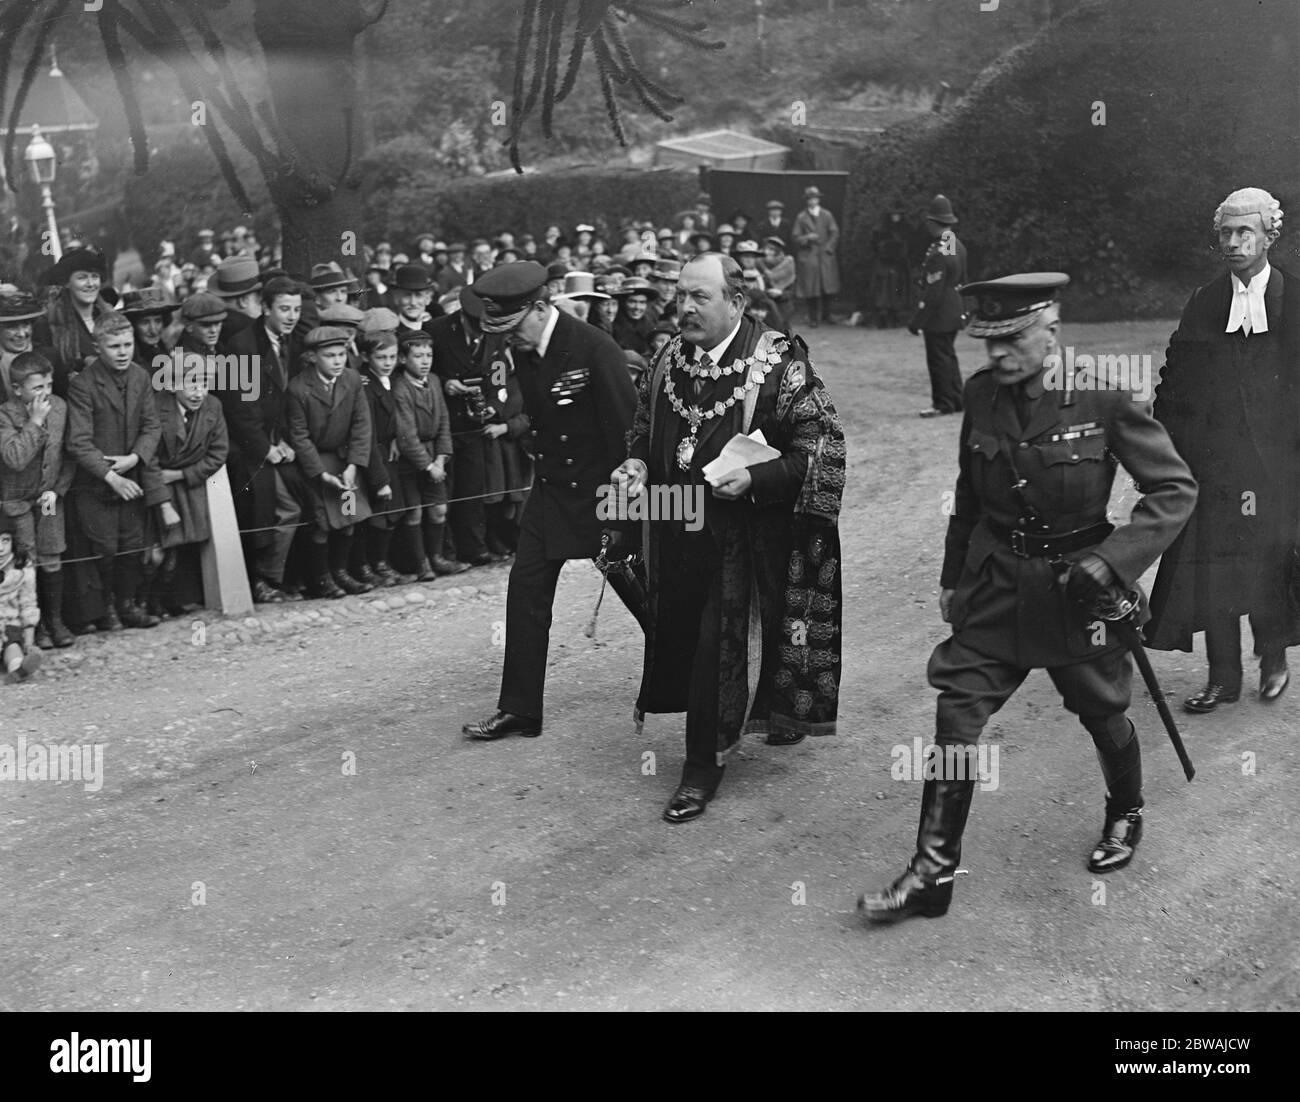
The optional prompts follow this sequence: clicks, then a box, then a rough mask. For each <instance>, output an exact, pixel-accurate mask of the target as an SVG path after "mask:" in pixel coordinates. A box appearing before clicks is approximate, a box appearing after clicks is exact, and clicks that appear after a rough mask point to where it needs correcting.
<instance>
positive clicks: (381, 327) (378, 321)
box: [361, 306, 398, 333]
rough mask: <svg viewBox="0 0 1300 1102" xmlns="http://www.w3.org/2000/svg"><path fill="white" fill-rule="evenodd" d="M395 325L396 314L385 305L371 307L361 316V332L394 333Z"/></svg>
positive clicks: (396, 322) (396, 320) (396, 321)
mask: <svg viewBox="0 0 1300 1102" xmlns="http://www.w3.org/2000/svg"><path fill="white" fill-rule="evenodd" d="M397 326H398V319H397V315H396V314H395V313H393V311H392V310H390V309H389V308H388V307H387V306H374V307H371V308H370V309H369V310H367V311H366V312H365V314H364V315H363V316H362V318H361V332H363V333H394V332H396V331H397Z"/></svg>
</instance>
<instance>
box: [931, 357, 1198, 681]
mask: <svg viewBox="0 0 1300 1102" xmlns="http://www.w3.org/2000/svg"><path fill="white" fill-rule="evenodd" d="M1044 379H1045V375H1039V376H1038V377H1037V378H1036V379H1034V380H1032V381H1031V382H1029V383H1026V384H1025V386H1026V393H1027V394H1028V395H1029V397H1030V402H1029V420H1028V423H1027V424H1026V425H1025V426H1024V427H1023V428H1022V426H1021V423H1020V419H1019V417H1018V416H1017V411H1016V404H1015V397H1014V394H1013V389H1014V388H1013V387H1004V386H999V385H998V383H997V382H996V380H995V379H994V376H993V373H992V371H991V370H990V369H988V368H985V369H983V370H981V371H978V372H976V373H975V374H974V375H973V376H971V378H970V380H969V381H968V382H967V384H966V388H965V416H964V418H963V421H962V429H961V453H960V473H959V475H958V478H957V488H956V495H955V508H954V512H953V514H952V516H951V517H950V519H949V522H948V533H947V539H946V542H945V548H944V561H943V572H942V575H941V578H940V585H941V586H942V587H943V588H944V589H954V590H955V593H954V594H953V600H952V605H951V608H950V613H949V622H950V624H951V627H952V631H953V634H954V635H957V636H959V637H960V639H961V641H962V642H963V643H964V644H966V645H968V646H970V647H971V648H972V649H974V650H976V651H978V652H980V653H981V654H984V655H987V656H988V657H990V658H995V659H998V660H1000V661H1005V662H1010V663H1013V664H1014V665H1016V666H1018V667H1020V668H1021V669H1033V668H1039V667H1042V668H1050V667H1053V666H1068V665H1072V664H1073V663H1076V662H1081V661H1087V660H1089V659H1093V658H1097V657H1099V656H1100V655H1102V654H1105V653H1106V652H1107V651H1109V650H1114V649H1115V648H1117V647H1119V646H1121V645H1122V643H1121V641H1120V639H1119V636H1118V635H1117V634H1115V633H1114V632H1113V631H1112V630H1111V629H1110V628H1109V627H1106V626H1104V625H1101V624H1100V622H1099V621H1097V620H1095V618H1093V617H1089V616H1087V615H1085V614H1084V613H1083V611H1082V610H1080V609H1079V608H1077V607H1076V606H1075V605H1073V604H1072V603H1071V602H1070V601H1069V599H1068V598H1067V597H1066V596H1065V593H1064V590H1063V587H1062V586H1060V585H1059V584H1058V583H1057V580H1056V578H1055V576H1054V574H1053V572H1052V568H1051V566H1050V562H1051V561H1052V559H1054V558H1055V556H1046V557H1042V558H1020V557H1018V556H1017V555H1016V554H1015V552H1014V551H1013V550H1012V549H1011V547H1010V546H1009V544H1008V543H1007V542H1006V541H1005V540H1004V539H1000V538H999V537H998V536H997V535H995V534H994V529H993V528H991V527H990V522H991V523H992V524H993V525H994V526H998V527H1001V528H1003V529H1013V530H1016V529H1019V530H1030V529H1035V530H1037V529H1038V528H1039V526H1038V525H1037V524H1035V523H1033V521H1034V516H1027V515H1026V506H1028V511H1029V512H1031V513H1032V514H1035V515H1036V517H1037V519H1038V521H1039V522H1041V524H1045V525H1046V533H1047V534H1056V535H1060V534H1064V533H1067V532H1073V531H1076V530H1077V529H1081V528H1087V527H1089V526H1091V525H1094V524H1098V523H1100V522H1103V521H1105V520H1106V509H1107V504H1108V502H1109V500H1110V495H1111V489H1112V485H1113V483H1114V480H1115V470H1116V466H1117V464H1123V466H1124V469H1125V470H1126V471H1127V472H1128V474H1129V475H1130V476H1131V477H1132V478H1133V480H1134V482H1135V484H1136V485H1137V487H1138V489H1139V490H1140V491H1141V492H1142V493H1143V494H1144V495H1145V496H1143V497H1142V499H1141V500H1140V501H1138V503H1137V504H1136V505H1135V506H1134V507H1133V512H1132V517H1131V519H1130V521H1129V523H1127V524H1124V525H1121V526H1120V527H1118V528H1116V529H1115V530H1114V531H1113V532H1112V533H1111V534H1110V535H1108V536H1107V537H1106V538H1105V539H1103V540H1101V541H1100V542H1098V543H1096V544H1095V545H1094V546H1092V547H1088V548H1080V549H1078V550H1075V551H1072V552H1070V553H1069V554H1067V555H1064V556H1062V557H1063V558H1066V559H1069V560H1074V559H1078V558H1080V557H1082V556H1083V555H1085V554H1087V553H1088V552H1089V551H1091V552H1093V553H1095V554H1097V555H1099V556H1100V557H1101V558H1102V559H1104V560H1105V561H1106V563H1107V564H1108V565H1109V566H1110V568H1111V569H1112V570H1113V571H1114V572H1115V574H1116V576H1117V577H1118V579H1119V582H1120V583H1121V584H1122V585H1123V586H1124V587H1125V588H1133V587H1135V586H1136V583H1137V580H1138V578H1139V577H1140V576H1141V575H1142V573H1143V572H1144V571H1145V570H1146V569H1147V568H1148V567H1149V566H1150V565H1151V564H1152V563H1153V562H1154V561H1155V560H1156V558H1157V557H1158V556H1159V555H1160V554H1161V552H1163V551H1164V549H1165V548H1166V547H1168V546H1169V544H1170V543H1171V542H1172V541H1173V540H1174V538H1175V537H1176V536H1177V535H1178V533H1179V531H1180V530H1181V529H1182V527H1183V525H1184V524H1186V523H1187V519H1188V518H1189V517H1190V516H1191V514H1192V509H1193V507H1194V506H1195V504H1196V480H1195V479H1194V478H1193V477H1192V473H1191V471H1190V470H1189V469H1188V466H1187V464H1186V463H1185V462H1184V461H1183V460H1182V458H1181V457H1180V456H1179V454H1178V452H1177V451H1176V450H1175V449H1174V445H1173V443H1172V442H1171V441H1170V439H1169V435H1168V433H1166V432H1165V429H1164V428H1163V426H1161V424H1160V423H1159V422H1158V421H1156V419H1155V418H1154V417H1153V416H1152V413H1151V402H1150V401H1149V400H1141V399H1140V398H1139V397H1138V395H1137V394H1136V393H1135V392H1134V391H1131V390H1128V389H1124V388H1121V387H1119V386H1118V385H1116V384H1115V383H1114V382H1113V381H1112V380H1110V379H1109V378H1107V379H1106V380H1105V382H1106V383H1107V384H1109V385H1100V386H1095V387H1094V388H1092V389H1075V390H1073V391H1072V392H1067V390H1066V389H1065V387H1063V386H1060V387H1054V388H1052V389H1044V385H1043V384H1044ZM1092 382H1095V380H1093V379H1091V378H1089V377H1086V376H1083V375H1076V377H1075V384H1076V386H1082V385H1084V384H1085V383H1092ZM1017 472H1018V474H1019V478H1020V479H1022V480H1023V481H1024V483H1025V484H1024V486H1023V487H1022V490H1021V493H1020V494H1019V495H1018V494H1017V493H1016V492H1015V489H1014V483H1015V482H1016V479H1017Z"/></svg>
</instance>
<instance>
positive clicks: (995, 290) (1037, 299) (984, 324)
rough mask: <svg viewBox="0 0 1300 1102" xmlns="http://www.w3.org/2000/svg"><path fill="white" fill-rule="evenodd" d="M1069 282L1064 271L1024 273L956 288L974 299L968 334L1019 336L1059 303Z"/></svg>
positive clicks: (974, 335) (979, 335) (975, 335)
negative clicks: (973, 313) (1063, 288)
mask: <svg viewBox="0 0 1300 1102" xmlns="http://www.w3.org/2000/svg"><path fill="white" fill-rule="evenodd" d="M1069 282H1070V277H1069V276H1068V275H1066V274H1065V273H1064V272H1024V273H1022V274H1020V275H1009V276H1003V277H1002V278H1001V279H986V280H982V281H981V282H979V283H967V284H966V285H965V286H963V287H959V288H957V290H958V291H959V292H960V293H961V294H962V295H964V296H967V297H970V298H973V299H974V300H975V317H974V320H973V321H972V322H971V323H970V327H969V328H968V329H967V330H966V332H967V333H969V334H970V335H971V336H972V337H986V338H987V337H1009V336H1011V335H1012V334H1013V333H1019V332H1020V331H1021V330H1022V329H1027V328H1029V326H1030V325H1032V324H1033V321H1034V318H1036V317H1037V316H1038V315H1039V314H1040V313H1041V312H1042V311H1043V310H1045V309H1046V308H1047V307H1048V306H1050V305H1051V304H1052V303H1053V302H1055V301H1056V295H1057V292H1058V291H1060V290H1061V288H1062V287H1064V286H1066V285H1067V284H1068V283H1069Z"/></svg>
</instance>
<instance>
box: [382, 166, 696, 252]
mask: <svg viewBox="0 0 1300 1102" xmlns="http://www.w3.org/2000/svg"><path fill="white" fill-rule="evenodd" d="M698 192H699V177H698V175H697V174H696V173H695V172H693V171H688V170H681V169H665V170H660V171H649V172H648V171H645V170H644V169H624V168H613V169H610V168H607V169H600V168H592V169H568V170H564V171H559V172H539V173H534V174H529V175H525V176H517V175H513V174H511V175H508V176H492V177H477V178H473V179H458V180H446V179H439V178H437V177H435V176H432V175H431V174H420V173H419V172H418V171H414V170H412V168H411V167H410V166H409V164H406V163H403V164H401V165H392V166H390V167H389V168H388V170H387V175H386V176H381V177H380V178H378V179H376V180H374V181H373V183H372V185H371V190H370V191H369V195H368V198H367V200H366V236H367V240H369V241H371V242H374V241H379V240H388V241H391V242H392V243H393V247H394V248H395V249H398V248H406V247H407V246H408V245H409V243H410V242H411V239H412V238H413V237H414V236H415V235H416V234H418V233H423V232H431V233H438V234H441V235H442V236H443V238H444V240H446V241H448V242H450V241H452V240H464V241H471V240H473V239H474V238H475V237H492V236H493V235H495V234H497V233H499V232H501V231H502V230H508V231H510V232H513V233H515V234H516V235H517V234H520V233H532V234H533V235H534V236H536V237H537V238H539V239H540V238H541V235H542V234H543V233H544V232H545V230H546V227H547V226H548V225H550V224H552V223H554V224H556V225H559V226H560V227H561V229H562V230H564V231H565V232H566V233H568V232H570V231H571V230H572V228H573V226H575V225H577V224H578V223H580V222H590V223H592V224H593V225H595V226H597V228H598V229H600V230H602V231H603V232H605V234H606V237H605V243H606V245H607V246H608V247H609V248H610V250H611V251H613V250H615V249H616V248H617V247H618V246H619V245H620V244H621V243H622V242H621V240H619V239H618V237H617V234H618V229H619V226H620V225H621V224H622V223H623V221H624V220H625V219H627V218H637V219H652V220H653V221H654V222H655V223H656V225H663V224H665V223H666V222H667V221H668V220H669V219H670V218H671V217H672V216H673V215H674V214H676V213H677V212H678V211H681V210H684V209H687V208H689V207H690V206H691V205H692V204H693V203H694V201H695V196H696V195H697V194H698Z"/></svg>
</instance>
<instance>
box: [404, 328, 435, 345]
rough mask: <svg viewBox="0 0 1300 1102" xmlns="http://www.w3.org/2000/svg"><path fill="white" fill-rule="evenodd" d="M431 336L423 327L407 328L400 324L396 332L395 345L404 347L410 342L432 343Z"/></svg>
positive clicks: (410, 343)
mask: <svg viewBox="0 0 1300 1102" xmlns="http://www.w3.org/2000/svg"><path fill="white" fill-rule="evenodd" d="M432 343H433V337H431V336H430V335H429V334H428V333H426V332H425V331H424V330H423V329H408V328H407V327H406V326H402V327H401V328H400V329H399V330H398V332H397V347H398V348H399V349H400V348H406V347H407V346H409V345H412V344H432Z"/></svg>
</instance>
